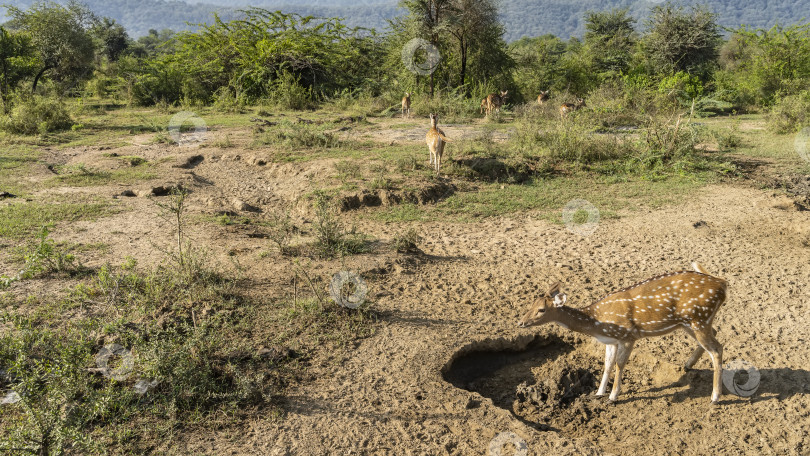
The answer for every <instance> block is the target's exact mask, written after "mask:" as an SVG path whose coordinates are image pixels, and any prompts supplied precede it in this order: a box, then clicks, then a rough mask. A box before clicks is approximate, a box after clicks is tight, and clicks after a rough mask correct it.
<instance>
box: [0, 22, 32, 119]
mask: <svg viewBox="0 0 810 456" xmlns="http://www.w3.org/2000/svg"><path fill="white" fill-rule="evenodd" d="M34 64H35V57H34V49H33V48H32V47H31V40H30V38H29V37H28V36H27V35H24V34H22V33H15V32H11V31H8V30H6V29H5V28H3V27H0V102H2V104H3V112H4V113H6V112H8V110H9V95H10V94H11V91H12V90H13V89H14V88H15V87H16V86H17V84H18V83H19V82H20V81H22V80H23V79H24V78H26V77H29V76H31V75H32V73H33V72H34Z"/></svg>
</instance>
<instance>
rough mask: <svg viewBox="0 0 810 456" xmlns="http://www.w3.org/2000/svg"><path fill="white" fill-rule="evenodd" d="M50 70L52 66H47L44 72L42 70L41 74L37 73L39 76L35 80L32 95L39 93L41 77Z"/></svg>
mask: <svg viewBox="0 0 810 456" xmlns="http://www.w3.org/2000/svg"><path fill="white" fill-rule="evenodd" d="M50 69H51V66H50V65H46V66H45V68H43V69H42V70H41V71H40V72H39V73H37V76H36V77H35V78H34V85H33V87H31V93H36V91H37V84H39V78H41V77H42V75H43V74H44V73H45V72H46V71H48V70H50Z"/></svg>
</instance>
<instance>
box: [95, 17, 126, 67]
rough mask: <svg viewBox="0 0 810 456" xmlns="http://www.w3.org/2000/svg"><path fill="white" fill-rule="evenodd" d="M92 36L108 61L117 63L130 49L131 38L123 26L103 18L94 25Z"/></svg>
mask: <svg viewBox="0 0 810 456" xmlns="http://www.w3.org/2000/svg"><path fill="white" fill-rule="evenodd" d="M90 35H91V36H92V37H93V38H94V39H95V40H96V41H97V43H98V44H97V45H96V46H97V48H98V49H99V50H100V52H101V54H102V55H104V56H105V57H106V58H107V60H108V61H110V62H115V61H116V60H118V57H120V56H121V54H122V53H123V52H124V51H125V50H126V49H127V48H128V47H129V36H128V35H127V31H126V30H125V29H124V27H123V26H122V25H121V24H118V23H116V22H115V20H114V19H110V18H109V17H103V18H101V19H99V20H97V21H95V23H94V24H93V25H92V27H91V28H90Z"/></svg>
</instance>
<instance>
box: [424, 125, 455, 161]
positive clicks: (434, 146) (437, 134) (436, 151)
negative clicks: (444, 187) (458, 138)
mask: <svg viewBox="0 0 810 456" xmlns="http://www.w3.org/2000/svg"><path fill="white" fill-rule="evenodd" d="M425 141H426V142H427V145H428V152H429V154H430V155H429V157H428V159H429V160H430V164H431V165H432V166H434V168H435V169H436V175H437V176H438V175H439V170H440V169H441V166H442V154H444V144H445V143H448V142H452V141H450V140H449V139H447V137H446V136H445V135H444V132H443V131H441V130H440V129H439V115H438V114H430V130H428V132H427V135H425Z"/></svg>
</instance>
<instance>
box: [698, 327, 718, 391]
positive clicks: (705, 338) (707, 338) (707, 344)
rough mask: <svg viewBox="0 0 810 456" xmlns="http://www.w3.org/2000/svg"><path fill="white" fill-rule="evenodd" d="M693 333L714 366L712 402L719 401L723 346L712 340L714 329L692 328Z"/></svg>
mask: <svg viewBox="0 0 810 456" xmlns="http://www.w3.org/2000/svg"><path fill="white" fill-rule="evenodd" d="M692 330H693V331H694V332H695V338H696V339H697V341H698V343H699V344H700V345H701V346H702V347H703V348H704V349H705V350H706V351H707V352H709V356H711V358H712V364H713V365H714V381H713V382H712V402H717V401H719V400H720V393H721V392H722V388H723V387H722V376H723V345H722V344H720V342H718V341H717V339H715V338H714V332H715V331H714V329H712V328H711V327H708V328H706V327H704V328H696V327H694V326H693V327H692Z"/></svg>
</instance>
